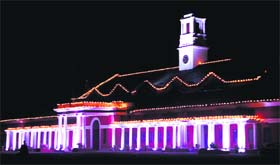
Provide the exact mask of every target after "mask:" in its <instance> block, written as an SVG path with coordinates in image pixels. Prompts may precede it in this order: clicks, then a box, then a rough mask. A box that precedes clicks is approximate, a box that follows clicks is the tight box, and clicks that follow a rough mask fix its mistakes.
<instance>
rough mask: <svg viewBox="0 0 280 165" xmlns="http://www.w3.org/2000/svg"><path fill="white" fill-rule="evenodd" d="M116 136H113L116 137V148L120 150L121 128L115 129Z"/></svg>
mask: <svg viewBox="0 0 280 165" xmlns="http://www.w3.org/2000/svg"><path fill="white" fill-rule="evenodd" d="M115 131H116V133H115V134H116V135H115V137H116V146H117V147H118V148H120V147H121V128H116V130H115Z"/></svg>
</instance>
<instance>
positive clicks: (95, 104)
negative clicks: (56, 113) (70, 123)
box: [57, 101, 128, 109]
mask: <svg viewBox="0 0 280 165" xmlns="http://www.w3.org/2000/svg"><path fill="white" fill-rule="evenodd" d="M74 107H93V108H108V107H112V108H116V109H125V108H127V107H128V103H125V102H123V101H112V102H93V101H80V102H73V103H63V104H57V109H63V108H74Z"/></svg>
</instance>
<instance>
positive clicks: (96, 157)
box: [1, 151, 280, 164]
mask: <svg viewBox="0 0 280 165" xmlns="http://www.w3.org/2000/svg"><path fill="white" fill-rule="evenodd" d="M1 164H280V163H279V156H278V155H275V154H274V155H273V154H269V155H259V154H233V153H231V154H218V155H217V154H203V155H202V154H197V153H186V152H100V151H99V152H86V153H85V152H76V153H72V152H69V153H29V155H27V156H22V155H17V154H16V153H14V152H13V153H1Z"/></svg>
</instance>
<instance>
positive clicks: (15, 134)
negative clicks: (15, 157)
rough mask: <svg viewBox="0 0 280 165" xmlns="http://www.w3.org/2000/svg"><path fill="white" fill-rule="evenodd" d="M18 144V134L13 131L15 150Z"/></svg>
mask: <svg viewBox="0 0 280 165" xmlns="http://www.w3.org/2000/svg"><path fill="white" fill-rule="evenodd" d="M16 143H17V132H16V131H13V150H16V146H17V145H16Z"/></svg>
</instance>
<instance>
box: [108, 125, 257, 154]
mask: <svg viewBox="0 0 280 165" xmlns="http://www.w3.org/2000/svg"><path fill="white" fill-rule="evenodd" d="M233 124H234V125H237V146H238V147H239V151H240V152H242V151H245V148H246V138H245V135H246V132H245V131H246V130H245V125H246V121H245V120H240V121H236V120H235V121H199V122H168V123H167V122H157V123H156V122H155V123H149V124H147V123H137V124H136V123H131V124H127V123H126V124H114V125H112V126H111V129H112V139H111V140H112V143H111V144H112V147H114V146H115V145H116V136H117V135H116V129H117V128H120V130H121V133H120V136H121V138H120V150H123V149H124V148H125V128H128V131H129V132H128V134H129V139H128V145H129V149H136V150H139V149H140V148H141V129H145V131H144V132H145V145H146V146H150V145H149V144H150V141H149V140H150V139H149V133H151V132H150V130H149V128H154V129H153V130H154V131H153V134H154V139H153V150H158V149H161V150H165V149H166V146H167V127H171V128H172V140H171V141H172V148H173V149H175V148H182V147H183V144H184V145H185V144H186V143H187V134H188V133H191V132H188V131H187V127H190V126H191V127H193V131H192V135H193V136H192V137H191V138H192V141H193V146H192V147H194V148H195V147H196V146H195V145H196V144H198V145H199V146H200V147H201V148H209V147H210V144H211V143H216V142H215V125H221V126H222V129H221V131H222V139H221V142H222V148H223V149H224V150H229V149H230V139H231V138H232V137H231V136H230V126H231V125H233ZM205 125H207V132H208V133H207V144H204V142H205V139H204V131H206V130H204V129H203V127H202V126H205ZM252 125H253V135H252V136H253V148H256V123H252ZM160 127H161V128H163V137H162V138H163V142H162V143H163V147H159V146H158V144H159V142H158V140H159V137H158V135H159V132H158V130H159V128H160ZM133 128H136V129H137V132H136V135H135V133H134V134H133V131H132V129H133ZM133 136H136V139H137V140H136V148H132V137H133Z"/></svg>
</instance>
